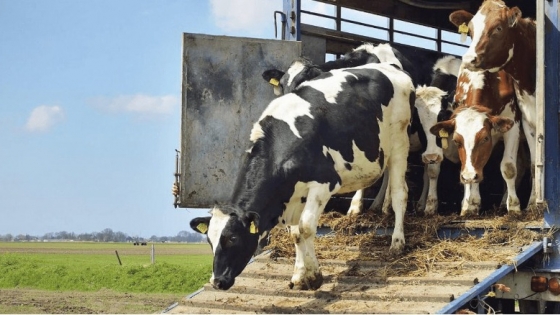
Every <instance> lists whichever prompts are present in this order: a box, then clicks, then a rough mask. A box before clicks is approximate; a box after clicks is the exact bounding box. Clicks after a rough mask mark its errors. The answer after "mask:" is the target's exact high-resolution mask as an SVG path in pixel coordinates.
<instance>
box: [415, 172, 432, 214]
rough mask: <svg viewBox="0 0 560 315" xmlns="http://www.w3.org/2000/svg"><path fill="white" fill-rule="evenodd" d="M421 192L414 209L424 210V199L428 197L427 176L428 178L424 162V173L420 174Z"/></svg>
mask: <svg viewBox="0 0 560 315" xmlns="http://www.w3.org/2000/svg"><path fill="white" fill-rule="evenodd" d="M422 180H423V184H422V193H421V194H420V199H418V203H416V211H418V212H424V211H425V210H426V199H427V198H428V188H429V182H430V181H429V178H428V164H424V174H422Z"/></svg>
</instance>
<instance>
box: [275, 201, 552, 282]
mask: <svg viewBox="0 0 560 315" xmlns="http://www.w3.org/2000/svg"><path fill="white" fill-rule="evenodd" d="M496 211H498V210H496ZM542 222H543V213H542V211H526V212H523V214H522V215H520V216H517V217H516V216H511V215H503V216H496V212H492V211H489V212H488V213H487V214H485V215H483V216H480V217H471V218H467V220H465V218H464V217H459V216H458V215H450V216H434V217H423V216H412V215H409V216H406V217H405V222H404V225H405V237H406V242H407V243H406V246H405V249H404V251H403V253H400V254H395V253H393V252H390V251H389V247H390V245H391V233H392V227H393V223H394V217H393V216H389V217H386V216H381V215H378V214H374V213H365V214H361V215H358V216H346V215H342V214H340V213H338V212H329V213H326V214H323V215H322V216H321V218H320V220H319V226H320V227H330V229H332V232H330V233H329V234H327V235H324V236H321V237H317V238H316V239H315V247H316V249H317V250H316V253H317V256H318V258H319V259H340V260H347V261H356V262H358V263H359V261H364V260H366V261H367V260H377V261H381V262H384V263H386V264H385V267H384V268H385V269H384V270H380V271H379V272H380V273H381V274H384V275H385V276H387V277H389V276H396V275H399V276H422V275H425V274H426V273H428V272H430V271H432V270H434V269H435V268H436V266H437V265H438V264H439V263H449V262H454V263H457V270H456V272H460V268H461V264H462V263H464V262H481V261H493V262H496V263H497V264H505V263H511V259H512V258H513V257H515V255H517V254H518V253H519V250H520V248H521V247H523V246H526V245H529V244H531V242H533V241H537V240H541V239H542V238H543V237H545V236H551V234H552V231H543V230H540V229H538V227H540V226H542ZM442 227H454V228H456V229H461V230H462V231H465V232H468V231H470V230H473V229H482V230H483V231H484V234H483V235H482V237H475V236H471V235H468V234H466V233H465V234H466V235H463V236H460V237H458V238H455V239H447V238H445V239H442V238H440V237H439V236H438V230H440V229H441V228H442ZM528 227H531V229H528ZM545 234H548V235H545ZM267 249H272V256H271V257H273V258H275V257H284V258H288V259H294V258H295V248H294V243H293V241H292V239H291V236H290V234H289V232H288V228H279V227H277V228H275V229H273V230H272V231H271V242H270V244H269V245H268V246H267ZM348 272H350V273H356V270H352V269H350V270H349V271H348ZM450 272H454V271H453V270H451V271H450Z"/></svg>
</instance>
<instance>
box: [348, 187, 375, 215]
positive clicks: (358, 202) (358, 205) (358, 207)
mask: <svg viewBox="0 0 560 315" xmlns="http://www.w3.org/2000/svg"><path fill="white" fill-rule="evenodd" d="M363 196H364V190H363V189H360V190H357V191H356V193H355V194H354V196H353V197H352V201H351V202H350V208H348V212H347V213H346V215H358V214H360V213H361V212H362V198H363ZM376 199H377V198H376Z"/></svg>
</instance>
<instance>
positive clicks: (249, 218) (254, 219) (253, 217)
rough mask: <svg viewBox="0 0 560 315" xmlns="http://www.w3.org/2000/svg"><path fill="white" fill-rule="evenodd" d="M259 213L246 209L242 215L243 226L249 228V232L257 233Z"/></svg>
mask: <svg viewBox="0 0 560 315" xmlns="http://www.w3.org/2000/svg"><path fill="white" fill-rule="evenodd" d="M259 218H260V216H259V214H258V213H256V212H253V211H248V212H247V213H245V215H244V216H243V222H244V223H245V226H246V227H248V228H249V233H251V234H259Z"/></svg>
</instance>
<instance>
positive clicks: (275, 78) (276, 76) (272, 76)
mask: <svg viewBox="0 0 560 315" xmlns="http://www.w3.org/2000/svg"><path fill="white" fill-rule="evenodd" d="M282 76H284V72H283V71H280V70H278V69H268V70H266V71H265V72H263V73H262V77H263V79H264V80H265V81H266V82H268V83H270V84H271V85H273V86H275V87H277V86H278V85H279V84H280V79H282Z"/></svg>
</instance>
